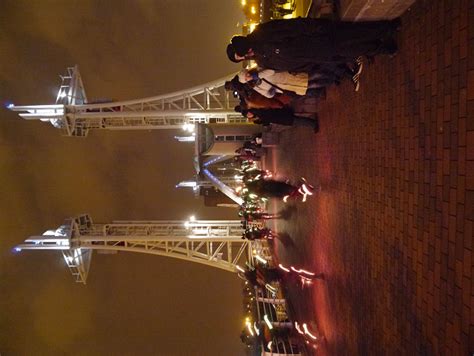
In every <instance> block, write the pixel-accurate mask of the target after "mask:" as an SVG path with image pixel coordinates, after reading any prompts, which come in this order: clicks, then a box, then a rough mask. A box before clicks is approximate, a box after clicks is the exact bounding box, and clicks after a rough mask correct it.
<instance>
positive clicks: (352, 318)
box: [270, 0, 474, 355]
mask: <svg viewBox="0 0 474 356" xmlns="http://www.w3.org/2000/svg"><path fill="white" fill-rule="evenodd" d="M398 37H399V38H398V40H399V45H400V51H399V54H398V55H397V56H396V57H394V58H388V57H380V58H376V62H375V64H372V65H369V66H366V68H365V69H364V72H363V76H362V85H361V90H360V92H358V93H355V92H353V91H352V86H351V84H350V83H343V84H341V85H340V86H339V87H335V88H331V89H330V90H329V91H328V95H327V98H326V100H323V101H321V102H319V101H317V100H316V101H314V100H313V101H306V102H304V103H299V104H298V105H297V106H296V109H297V110H299V111H309V112H318V113H319V118H320V133H319V134H317V135H315V134H313V133H312V132H309V131H305V130H304V129H303V128H298V129H289V130H285V131H282V132H281V134H280V141H281V142H280V145H279V147H278V148H277V149H276V151H275V152H273V153H272V154H271V155H273V157H274V158H275V159H276V162H277V166H278V172H279V173H280V174H281V175H282V176H286V177H288V178H290V179H292V180H297V179H299V177H301V176H304V177H306V178H307V179H308V180H309V181H310V182H313V183H316V184H319V185H320V186H321V191H320V192H319V193H317V194H316V195H315V196H314V197H312V198H311V199H310V200H309V201H308V202H307V203H306V204H302V203H301V202H299V203H289V204H288V205H287V206H286V207H285V209H288V210H289V211H291V213H292V215H291V217H290V218H288V219H287V220H279V221H276V222H272V224H274V225H273V227H274V228H275V229H276V230H277V231H278V232H279V233H280V234H281V235H282V236H285V238H281V239H280V240H277V241H276V242H275V252H276V255H277V258H278V259H279V260H281V261H283V262H285V263H291V264H295V265H299V266H303V267H307V268H311V269H313V270H315V271H317V272H323V273H324V275H325V280H323V281H316V282H315V283H314V285H313V286H312V288H310V289H309V290H302V289H301V288H299V287H298V286H287V288H288V294H289V298H290V301H291V303H292V304H293V305H295V306H296V307H295V317H296V318H297V319H298V320H301V321H311V322H315V323H316V324H317V325H318V328H319V331H320V333H321V335H323V336H324V341H323V342H322V343H321V346H320V354H327V355H377V354H381V355H383V354H387V355H400V354H402V355H411V354H427V355H430V354H446V355H464V354H472V353H473V352H474V341H473V340H474V285H473V283H472V274H473V270H474V267H473V262H474V256H473V243H472V241H473V238H474V237H473V224H474V151H473V149H474V1H469V0H456V1H453V0H444V1H443V0H437V1H432V0H418V1H417V2H416V3H415V4H414V5H413V6H412V7H411V8H410V10H409V11H407V12H406V13H405V14H404V15H403V17H402V28H401V31H400V33H399V35H398ZM271 155H270V156H271ZM282 208H284V207H283V205H282V204H281V203H275V204H274V206H273V207H272V209H275V210H279V209H282Z"/></svg>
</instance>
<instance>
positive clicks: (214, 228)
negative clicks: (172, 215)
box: [15, 215, 270, 284]
mask: <svg viewBox="0 0 474 356" xmlns="http://www.w3.org/2000/svg"><path fill="white" fill-rule="evenodd" d="M242 232H243V231H242V227H241V223H240V221H239V220H223V221H219V220H196V221H176V220H172V221H116V222H113V223H110V224H96V223H93V222H92V220H91V218H90V216H89V215H81V216H78V217H76V218H72V219H67V220H66V221H65V223H64V224H63V225H61V226H60V227H59V228H57V229H56V230H48V231H46V232H45V233H44V234H43V235H40V236H32V237H29V238H28V239H26V240H25V242H24V243H23V244H21V245H18V246H17V247H16V248H15V249H16V250H17V251H21V250H26V249H29V250H61V251H62V253H63V255H64V260H65V262H66V264H67V265H68V267H69V268H70V270H71V272H72V274H73V276H74V278H75V279H76V282H80V283H84V284H85V283H86V279H87V275H88V273H89V266H90V260H91V257H92V251H93V250H98V252H102V253H115V252H118V251H128V252H140V253H148V254H153V255H158V256H167V257H173V258H177V259H181V260H186V261H191V262H196V263H200V264H205V265H208V266H211V267H215V268H219V269H223V270H225V271H229V272H238V270H239V267H240V266H244V265H245V264H246V263H248V264H253V262H252V261H253V256H254V255H260V256H269V255H270V254H269V251H268V247H267V245H266V244H265V243H262V242H254V241H249V240H243V239H242V238H241V237H242Z"/></svg>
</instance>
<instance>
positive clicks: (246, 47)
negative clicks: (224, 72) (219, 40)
mask: <svg viewBox="0 0 474 356" xmlns="http://www.w3.org/2000/svg"><path fill="white" fill-rule="evenodd" d="M250 42H251V41H250V40H249V39H248V37H245V36H234V37H232V39H231V40H230V43H231V44H232V47H233V48H234V51H235V55H236V56H238V57H244V58H248V56H249V53H251V51H252V46H251V43H250Z"/></svg>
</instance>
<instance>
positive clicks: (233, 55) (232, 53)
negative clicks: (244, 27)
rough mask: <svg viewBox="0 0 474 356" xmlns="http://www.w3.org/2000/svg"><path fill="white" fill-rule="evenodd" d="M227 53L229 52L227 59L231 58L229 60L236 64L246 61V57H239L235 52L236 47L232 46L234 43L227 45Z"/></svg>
mask: <svg viewBox="0 0 474 356" xmlns="http://www.w3.org/2000/svg"><path fill="white" fill-rule="evenodd" d="M226 52H227V58H229V60H230V61H232V62H234V63H239V62H242V61H243V60H244V59H245V56H239V55H238V54H237V53H236V52H235V49H234V46H233V45H232V43H229V44H228V45H227V50H226Z"/></svg>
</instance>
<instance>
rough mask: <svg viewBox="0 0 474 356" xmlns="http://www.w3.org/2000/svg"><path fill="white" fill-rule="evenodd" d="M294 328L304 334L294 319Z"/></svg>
mask: <svg viewBox="0 0 474 356" xmlns="http://www.w3.org/2000/svg"><path fill="white" fill-rule="evenodd" d="M295 329H296V331H298V332H299V333H300V334H301V335H304V332H303V330H301V328H300V325H299V324H298V322H297V321H295Z"/></svg>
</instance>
